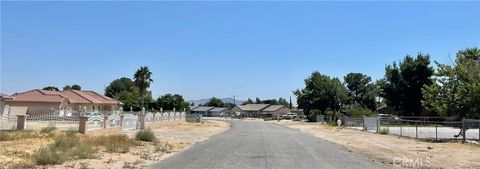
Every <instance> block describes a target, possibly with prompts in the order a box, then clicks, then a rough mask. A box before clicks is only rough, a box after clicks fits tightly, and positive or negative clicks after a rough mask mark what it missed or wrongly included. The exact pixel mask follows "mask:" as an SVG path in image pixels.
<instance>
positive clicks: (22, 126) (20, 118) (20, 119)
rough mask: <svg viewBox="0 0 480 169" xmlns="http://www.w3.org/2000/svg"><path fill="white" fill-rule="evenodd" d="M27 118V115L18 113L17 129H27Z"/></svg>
mask: <svg viewBox="0 0 480 169" xmlns="http://www.w3.org/2000/svg"><path fill="white" fill-rule="evenodd" d="M26 120H27V115H17V130H24V129H25V122H26Z"/></svg>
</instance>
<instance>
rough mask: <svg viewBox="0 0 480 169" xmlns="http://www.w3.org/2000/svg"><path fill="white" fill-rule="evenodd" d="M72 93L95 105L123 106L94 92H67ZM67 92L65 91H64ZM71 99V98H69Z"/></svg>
mask: <svg viewBox="0 0 480 169" xmlns="http://www.w3.org/2000/svg"><path fill="white" fill-rule="evenodd" d="M67 91H72V92H74V93H76V94H77V95H79V96H80V97H82V98H84V99H86V100H88V101H90V102H91V103H95V104H122V103H121V102H120V101H118V100H115V99H112V98H110V97H107V96H104V95H101V94H99V93H97V92H94V91H83V90H67ZM64 92H65V91H64ZM69 99H70V98H69Z"/></svg>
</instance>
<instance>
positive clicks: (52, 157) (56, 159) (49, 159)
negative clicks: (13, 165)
mask: <svg viewBox="0 0 480 169" xmlns="http://www.w3.org/2000/svg"><path fill="white" fill-rule="evenodd" d="M32 157H33V159H34V161H35V163H36V164H38V165H49V164H61V163H62V162H63V159H64V157H63V156H62V155H61V154H60V153H57V152H55V151H51V150H50V149H49V148H48V147H43V148H40V149H38V150H37V151H35V152H34V153H33V154H32Z"/></svg>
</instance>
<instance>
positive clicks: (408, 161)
mask: <svg viewBox="0 0 480 169" xmlns="http://www.w3.org/2000/svg"><path fill="white" fill-rule="evenodd" d="M272 122H273V123H279V124H282V125H285V126H287V127H290V128H294V129H298V130H300V131H302V132H305V133H309V134H311V135H313V136H315V137H318V138H321V139H324V140H328V141H331V142H335V143H337V144H340V145H343V146H344V147H345V148H347V149H348V150H349V151H351V152H354V153H359V154H362V155H366V156H368V157H370V158H372V159H376V160H378V161H380V162H382V163H385V164H390V165H391V166H392V168H393V167H395V168H459V169H460V168H462V169H467V168H471V169H474V168H475V169H478V168H480V162H479V160H480V146H478V145H473V144H462V143H458V142H448V143H430V142H424V141H419V140H415V139H409V138H403V137H398V136H392V135H380V134H375V133H370V132H362V131H359V130H355V129H349V128H343V129H337V128H336V127H330V126H328V125H324V124H320V123H306V122H298V121H286V120H284V121H280V122H277V121H272Z"/></svg>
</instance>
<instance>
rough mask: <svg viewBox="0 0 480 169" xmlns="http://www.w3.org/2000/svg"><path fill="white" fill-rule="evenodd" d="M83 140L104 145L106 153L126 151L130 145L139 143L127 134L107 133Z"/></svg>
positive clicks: (94, 144) (90, 143)
mask: <svg viewBox="0 0 480 169" xmlns="http://www.w3.org/2000/svg"><path fill="white" fill-rule="evenodd" d="M84 140H85V142H86V143H88V144H89V145H92V146H95V147H104V148H105V151H106V152H108V153H128V152H129V151H130V147H131V146H136V145H139V142H138V141H136V140H133V139H130V138H128V136H127V135H121V134H116V135H109V136H92V137H86V138H85V139H84Z"/></svg>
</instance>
